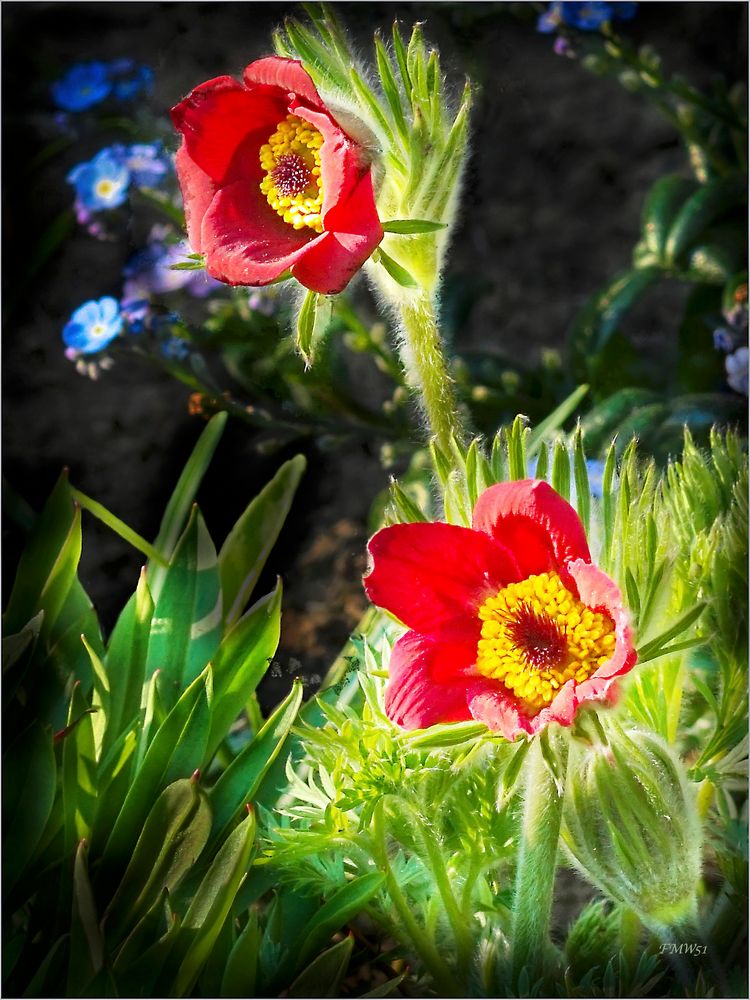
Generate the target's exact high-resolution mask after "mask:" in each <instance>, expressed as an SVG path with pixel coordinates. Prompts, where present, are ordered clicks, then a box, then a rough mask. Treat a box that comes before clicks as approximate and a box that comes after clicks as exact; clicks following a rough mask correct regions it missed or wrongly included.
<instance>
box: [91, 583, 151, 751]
mask: <svg viewBox="0 0 750 1000" xmlns="http://www.w3.org/2000/svg"><path fill="white" fill-rule="evenodd" d="M146 581H147V574H146V570H145V569H144V570H142V571H141V575H140V578H139V580H138V587H137V589H136V592H135V594H133V596H132V597H131V598H130V600H129V601H128V603H127V604H126V605H125V608H124V609H123V611H122V613H121V614H120V617H119V618H118V619H117V624H116V625H115V627H114V630H113V631H112V635H111V637H110V640H109V644H108V647H107V652H106V655H105V657H104V666H105V675H106V678H107V681H108V684H109V689H108V691H107V696H106V713H107V728H106V731H105V736H104V740H103V744H102V751H101V753H102V755H104V754H106V753H107V752H108V751H109V749H110V747H111V746H112V745H113V744H114V743H115V741H116V740H117V739H119V737H120V735H121V733H122V732H124V731H125V729H127V728H128V727H129V726H130V725H131V723H132V721H133V719H135V717H136V716H137V715H138V713H139V711H140V707H141V699H142V697H143V683H144V681H145V679H146V678H145V673H146V662H147V658H148V642H149V635H150V633H151V624H152V618H153V614H154V603H153V601H152V600H151V594H150V593H149V589H148V583H147V582H146Z"/></svg>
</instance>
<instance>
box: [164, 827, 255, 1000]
mask: <svg viewBox="0 0 750 1000" xmlns="http://www.w3.org/2000/svg"><path fill="white" fill-rule="evenodd" d="M254 846H255V815H254V813H253V812H250V813H249V814H248V816H247V817H246V818H245V819H244V820H243V822H242V823H240V825H239V826H238V827H237V828H236V830H234V831H233V832H232V833H231V834H230V836H229V837H228V839H227V840H226V842H225V843H224V845H223V846H222V848H221V850H220V851H219V853H218V854H217V855H216V858H215V859H214V862H213V864H212V865H211V867H210V868H209V870H208V872H207V873H206V876H205V878H204V879H203V881H202V882H201V884H200V888H199V889H198V891H197V893H196V894H195V897H194V899H193V902H192V903H191V904H190V908H189V909H188V912H187V914H186V916H185V920H184V923H183V926H182V928H181V933H180V935H179V938H178V942H177V946H176V951H177V954H178V955H180V957H182V956H184V957H183V958H182V961H181V964H180V967H179V971H178V972H177V976H176V978H175V980H174V982H173V984H172V988H171V990H170V991H169V995H170V996H173V997H175V996H176V997H182V996H186V995H187V994H188V993H189V991H190V989H191V988H192V986H193V984H194V983H195V980H196V979H197V978H198V975H199V973H200V971H201V969H202V967H203V965H204V963H205V962H206V959H207V958H208V956H209V955H210V953H211V948H212V947H213V944H214V942H215V941H216V938H217V937H218V935H219V932H220V930H221V928H222V926H223V924H224V921H225V920H226V917H227V914H228V913H229V910H230V908H231V906H232V903H233V902H234V897H235V896H236V894H237V890H238V889H239V887H240V884H241V882H242V880H243V879H244V878H245V875H246V874H247V869H248V865H249V863H250V858H251V855H252V852H253V848H254ZM170 959H171V956H170Z"/></svg>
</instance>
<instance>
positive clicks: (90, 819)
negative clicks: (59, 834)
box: [62, 684, 97, 853]
mask: <svg viewBox="0 0 750 1000" xmlns="http://www.w3.org/2000/svg"><path fill="white" fill-rule="evenodd" d="M90 711H91V710H90V708H89V705H88V702H87V700H86V699H85V698H84V696H83V694H82V693H81V685H80V684H75V686H74V687H73V694H72V696H71V699H70V710H69V712H68V727H69V731H68V734H67V735H66V737H65V739H64V740H63V751H62V791H63V805H64V814H65V844H66V849H67V850H68V851H69V852H70V853H72V851H73V849H74V847H75V845H76V844H77V843H78V842H79V841H81V840H82V839H84V838H86V837H88V836H89V835H90V833H91V827H92V826H93V823H94V815H95V811H96V796H97V781H96V751H95V747H94V727H93V723H92V719H91V714H90Z"/></svg>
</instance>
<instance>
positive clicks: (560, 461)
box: [550, 441, 570, 500]
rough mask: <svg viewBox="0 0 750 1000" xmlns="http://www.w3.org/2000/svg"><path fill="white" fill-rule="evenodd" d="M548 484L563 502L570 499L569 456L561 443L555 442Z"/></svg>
mask: <svg viewBox="0 0 750 1000" xmlns="http://www.w3.org/2000/svg"><path fill="white" fill-rule="evenodd" d="M550 484H551V486H552V489H553V490H556V491H557V492H558V493H559V494H560V496H561V497H562V498H563V499H564V500H569V499H570V455H569V454H568V449H567V448H566V447H565V445H564V444H563V443H562V441H555V449H554V452H553V454H552V475H551V476H550Z"/></svg>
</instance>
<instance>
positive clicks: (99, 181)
mask: <svg viewBox="0 0 750 1000" xmlns="http://www.w3.org/2000/svg"><path fill="white" fill-rule="evenodd" d="M123 154H124V147H122V146H108V147H106V148H105V149H102V150H101V152H99V153H97V154H96V156H95V157H94V158H93V159H92V160H88V161H87V162H86V163H79V164H78V165H77V166H75V167H73V169H72V170H71V171H70V172H69V173H68V175H67V178H66V180H67V181H68V183H69V184H72V185H73V186H74V187H75V189H76V201H77V203H78V205H79V206H80V207H82V208H83V209H85V210H86V211H88V212H96V211H98V210H99V209H103V208H117V206H118V205H122V203H123V202H124V201H125V199H126V198H127V195H128V186H129V184H130V171H129V170H128V168H127V166H126V163H125V158H124V155H123Z"/></svg>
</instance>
